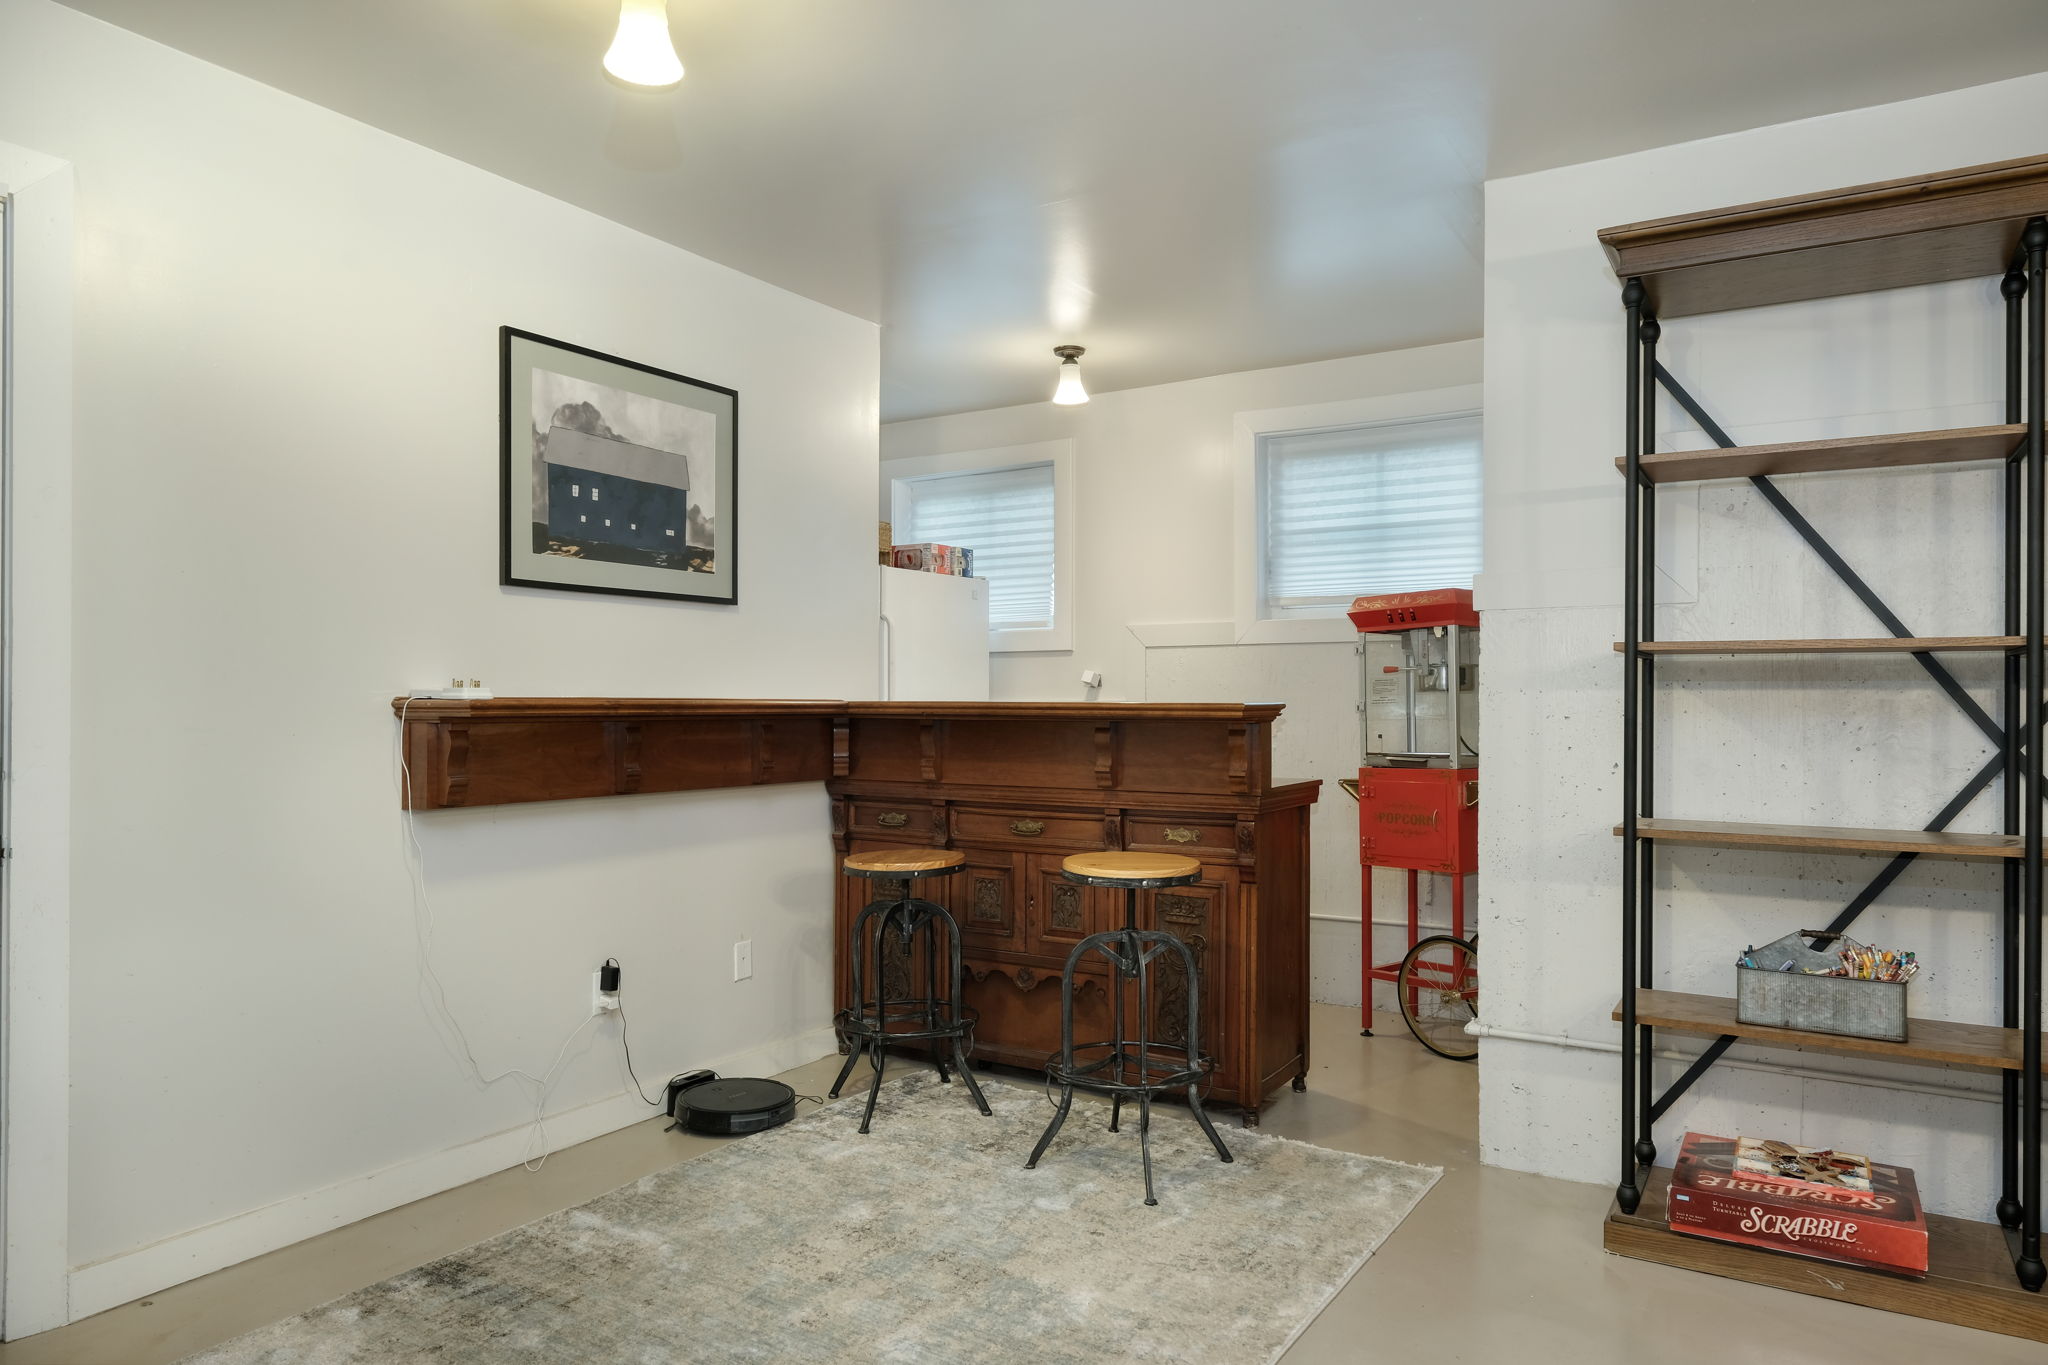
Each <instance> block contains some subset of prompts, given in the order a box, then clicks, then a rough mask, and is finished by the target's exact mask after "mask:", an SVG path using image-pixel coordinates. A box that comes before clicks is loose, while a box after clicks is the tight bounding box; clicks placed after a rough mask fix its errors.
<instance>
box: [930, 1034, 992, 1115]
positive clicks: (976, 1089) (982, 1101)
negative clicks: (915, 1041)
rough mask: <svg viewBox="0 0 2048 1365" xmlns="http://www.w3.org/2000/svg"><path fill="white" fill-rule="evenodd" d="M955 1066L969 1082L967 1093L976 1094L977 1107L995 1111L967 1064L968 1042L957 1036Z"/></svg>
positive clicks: (982, 1110)
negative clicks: (989, 1104)
mask: <svg viewBox="0 0 2048 1365" xmlns="http://www.w3.org/2000/svg"><path fill="white" fill-rule="evenodd" d="M935 1046H936V1045H935ZM953 1066H954V1068H955V1069H956V1070H957V1071H959V1073H960V1079H961V1080H963V1081H965V1082H966V1083H967V1093H968V1094H970V1095H972V1096H974V1103H975V1107H976V1108H978V1109H980V1110H981V1112H982V1113H984V1114H992V1113H994V1112H995V1111H994V1110H992V1109H990V1108H989V1107H988V1097H987V1096H986V1095H984V1094H982V1093H981V1086H979V1085H978V1084H976V1083H975V1080H974V1072H973V1070H972V1069H971V1068H970V1067H969V1066H968V1065H967V1044H966V1043H965V1042H963V1041H962V1040H961V1039H960V1038H958V1037H957V1036H956V1037H955V1038H954V1039H953Z"/></svg>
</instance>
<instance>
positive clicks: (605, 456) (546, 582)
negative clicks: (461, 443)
mask: <svg viewBox="0 0 2048 1365" xmlns="http://www.w3.org/2000/svg"><path fill="white" fill-rule="evenodd" d="M498 423H499V445H500V458H501V464H500V469H499V514H500V515H499V520H500V526H499V553H498V560H499V563H498V569H499V573H498V581H499V582H500V583H501V584H504V585H506V586H509V587H521V588H562V589H566V590H568V591H571V592H609V593H621V594H624V595H626V596H629V597H671V598H676V599H679V600H681V601H685V602H717V603H721V604H724V605H727V606H730V605H733V604H735V603H737V602H738V601H739V584H738V574H737V570H738V559H737V556H736V554H735V545H734V540H735V534H734V533H735V531H736V529H737V526H738V519H737V517H736V516H735V515H734V514H735V511H736V510H737V489H736V486H735V484H736V479H735V475H736V473H737V468H736V466H737V452H738V443H739V394H738V393H736V392H734V391H733V390H732V389H728V388H723V387H721V386H719V385H717V384H707V383H705V382H704V381H703V380H701V379H691V378H689V377H688V376H687V375H680V374H671V373H669V372H668V371H667V370H657V369H655V368H654V367H653V366H652V365H640V364H636V363H635V362H633V361H630V360H622V359H620V358H619V357H618V356H615V355H605V354H604V353H603V352H601V351H592V350H586V349H585V348H584V347H581V346H572V345H570V344H569V343H567V342H564V341H553V340H550V339H549V338H547V337H543V336H535V335H534V334H533V333H531V332H522V331H520V330H519V329H518V328H516V327H501V328H499V329H498Z"/></svg>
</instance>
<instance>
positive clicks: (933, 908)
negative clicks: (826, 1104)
mask: <svg viewBox="0 0 2048 1365" xmlns="http://www.w3.org/2000/svg"><path fill="white" fill-rule="evenodd" d="M966 861H967V855H966V854H964V853H961V852H959V851H957V850H954V849H945V848H884V849H876V850H874V851H872V852H868V853H853V854H849V855H847V858H846V862H845V868H846V871H847V873H848V875H850V876H855V877H866V878H868V879H869V880H871V881H884V880H887V881H898V880H900V881H901V882H902V883H903V894H902V895H901V896H899V897H897V898H896V899H894V900H888V899H882V900H876V901H873V902H871V903H870V904H869V905H868V906H867V907H866V908H865V909H863V910H862V911H861V912H860V914H859V915H858V916H856V917H855V919H854V921H853V936H852V943H851V945H850V946H851V948H852V956H853V1003H852V1004H851V1005H849V1006H848V1007H847V1008H845V1009H843V1010H841V1011H839V1013H838V1014H836V1015H834V1016H833V1019H832V1026H833V1028H834V1029H835V1030H836V1031H837V1032H838V1034H839V1036H840V1038H841V1039H842V1040H844V1041H846V1042H847V1043H850V1044H851V1045H852V1046H851V1048H850V1050H849V1051H848V1052H847V1054H846V1065H845V1066H842V1067H841V1068H839V1079H838V1080H836V1081H834V1082H832V1091H831V1094H832V1098H833V1099H835V1100H836V1099H838V1098H839V1090H840V1087H841V1086H843V1085H845V1084H846V1078H847V1077H848V1076H849V1075H851V1074H852V1072H853V1066H854V1063H855V1062H858V1061H859V1060H860V1055H861V1052H862V1051H863V1050H865V1051H866V1052H867V1054H868V1060H869V1062H870V1063H872V1064H873V1066H874V1070H875V1079H874V1083H873V1085H871V1086H870V1087H869V1089H868V1107H867V1110H866V1111H865V1112H864V1113H862V1115H861V1116H860V1131H861V1132H863V1133H865V1132H867V1131H868V1124H869V1123H870V1122H871V1121H873V1119H874V1117H875V1101H876V1099H877V1098H879V1097H880V1095H881V1093H882V1062H883V1056H884V1054H885V1053H886V1051H887V1050H888V1048H889V1047H890V1046H891V1045H892V1044H903V1043H928V1044H930V1047H931V1058H932V1065H934V1066H936V1067H937V1068H938V1069H939V1079H940V1080H941V1081H942V1082H944V1083H945V1084H947V1085H951V1084H952V1083H953V1078H952V1077H951V1076H950V1075H948V1074H947V1073H946V1055H945V1054H946V1053H947V1052H949V1051H950V1052H951V1053H952V1054H953V1064H954V1065H955V1066H957V1067H958V1068H959V1069H960V1079H961V1080H963V1081H965V1082H967V1090H968V1093H969V1094H971V1095H973V1096H974V1103H975V1105H976V1107H977V1108H979V1109H980V1110H981V1112H982V1113H984V1114H986V1113H988V1112H989V1107H988V1100H987V1099H986V1098H984V1097H983V1095H982V1093H981V1087H980V1086H979V1085H976V1084H975V1082H974V1073H973V1072H972V1071H971V1070H969V1069H968V1065H967V1042H966V1040H967V1038H968V1036H969V1035H970V1034H972V1033H973V1032H974V1023H975V1020H976V1019H977V1018H978V1017H979V1016H978V1014H977V1012H976V1011H975V1010H974V1009H973V1007H972V1006H968V1005H963V1004H961V1003H960V979H961V967H960V926H959V925H958V924H957V923H956V922H955V921H954V919H953V917H952V915H950V914H948V913H947V911H946V908H945V907H944V906H942V905H938V904H936V903H934V902H932V901H928V900H925V899H923V898H922V897H918V896H913V895H911V894H910V892H911V887H912V885H913V884H914V883H915V881H916V880H917V879H918V878H920V877H938V876H943V875H945V874H946V873H948V872H951V871H952V870H953V869H954V868H956V867H959V866H960V865H961V864H962V863H964V862H966ZM941 928H943V930H944V933H943V935H941V933H940V929H941ZM892 931H893V932H894V933H895V935H896V945H895V951H897V952H898V953H899V955H900V956H901V958H902V962H901V964H900V967H899V970H898V972H897V973H895V974H892V973H890V972H889V971H887V970H885V966H886V965H888V960H887V954H888V953H889V952H890V951H891V947H890V945H889V944H888V942H887V940H888V937H889V935H890V933H891V932H892ZM942 937H943V939H944V942H943V943H941V938H942ZM920 943H921V944H922V946H923V949H924V965H925V987H924V994H923V995H922V996H918V995H917V994H916V993H915V992H916V989H917V987H916V984H915V983H914V982H913V981H912V980H911V978H912V976H913V975H914V974H915V971H916V955H917V951H918V947H919V945H920ZM941 952H944V953H945V954H946V958H947V969H948V970H947V975H946V987H947V990H946V993H945V994H944V995H941V994H940V993H939V956H940V954H941ZM870 957H872V959H873V962H874V974H873V975H872V976H869V975H868V969H867V968H868V961H869V959H870Z"/></svg>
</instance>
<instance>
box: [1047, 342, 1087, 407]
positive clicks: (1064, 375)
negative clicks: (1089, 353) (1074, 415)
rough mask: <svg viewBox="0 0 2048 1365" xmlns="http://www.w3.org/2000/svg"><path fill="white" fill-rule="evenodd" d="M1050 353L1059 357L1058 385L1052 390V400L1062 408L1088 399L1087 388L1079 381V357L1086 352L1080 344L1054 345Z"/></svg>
mask: <svg viewBox="0 0 2048 1365" xmlns="http://www.w3.org/2000/svg"><path fill="white" fill-rule="evenodd" d="M1052 353H1053V354H1054V355H1056V356H1058V357H1059V358H1060V382H1059V387H1058V388H1056V389H1054V390H1053V391H1052V401H1053V402H1055V403H1057V404H1059V405H1060V406H1061V407H1063V408H1070V407H1073V406H1074V405H1075V404H1077V403H1085V402H1087V401H1088V390H1087V389H1086V388H1085V387H1084V386H1083V385H1082V383H1081V357H1082V356H1083V355H1084V354H1086V351H1085V349H1084V348H1082V347H1080V346H1055V347H1053V348H1052Z"/></svg>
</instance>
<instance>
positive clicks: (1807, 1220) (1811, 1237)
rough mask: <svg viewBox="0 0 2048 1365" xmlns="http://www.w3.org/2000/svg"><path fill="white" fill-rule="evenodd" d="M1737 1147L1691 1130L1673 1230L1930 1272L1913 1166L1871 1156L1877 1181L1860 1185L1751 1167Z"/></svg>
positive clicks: (1674, 1188)
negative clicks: (1789, 1176)
mask: <svg viewBox="0 0 2048 1365" xmlns="http://www.w3.org/2000/svg"><path fill="white" fill-rule="evenodd" d="M1780 1145H1784V1146H1788V1147H1789V1146H1790V1144H1780ZM1737 1147H1738V1141H1737V1139H1734V1138H1724V1137H1714V1136H1712V1135H1710V1134H1706V1133H1687V1134H1686V1135H1685V1141H1684V1142H1683V1143H1682V1144H1681V1145H1680V1146H1679V1149H1678V1160H1677V1163H1676V1164H1675V1165H1674V1166H1673V1168H1672V1171H1671V1197H1670V1201H1669V1209H1668V1216H1669V1218H1670V1221H1671V1230H1672V1231H1673V1232H1683V1233H1689V1234H1691V1235H1693V1236H1695V1237H1711V1238H1714V1239H1716V1240H1719V1241H1723V1242H1739V1243H1742V1244H1743V1245H1745V1246H1755V1247H1767V1248H1769V1249H1771V1250H1773V1251H1783V1252H1789V1253H1791V1254H1792V1255H1795V1256H1808V1257H1812V1258H1814V1259H1816V1260H1822V1261H1836V1262H1839V1263H1841V1264H1844V1265H1857V1266H1866V1267H1869V1268H1870V1269H1873V1270H1885V1271H1891V1272H1893V1273H1895V1274H1901V1275H1925V1274H1926V1273H1927V1214H1926V1211H1925V1210H1924V1209H1923V1208H1921V1205H1920V1190H1919V1187H1918V1185H1916V1184H1915V1182H1914V1180H1913V1173H1912V1172H1911V1171H1909V1170H1907V1169H1906V1168H1905V1167H1903V1166H1884V1165H1880V1164H1878V1163H1875V1162H1865V1163H1864V1164H1865V1165H1867V1166H1868V1169H1869V1183H1870V1188H1869V1189H1868V1190H1860V1189H1854V1188H1850V1187H1849V1186H1847V1185H1829V1184H1824V1183H1816V1182H1813V1181H1808V1180H1788V1179H1784V1178H1781V1177H1779V1176H1775V1175H1757V1174H1753V1173H1751V1172H1748V1171H1744V1170H1742V1169H1740V1168H1739V1165H1738V1161H1737ZM1798 1150H1806V1149H1798Z"/></svg>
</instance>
